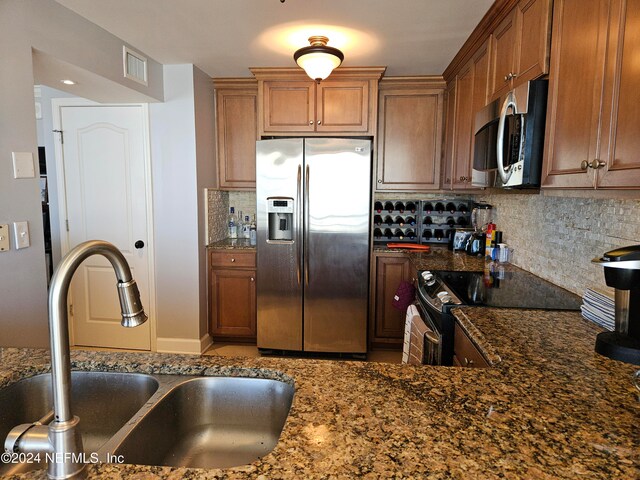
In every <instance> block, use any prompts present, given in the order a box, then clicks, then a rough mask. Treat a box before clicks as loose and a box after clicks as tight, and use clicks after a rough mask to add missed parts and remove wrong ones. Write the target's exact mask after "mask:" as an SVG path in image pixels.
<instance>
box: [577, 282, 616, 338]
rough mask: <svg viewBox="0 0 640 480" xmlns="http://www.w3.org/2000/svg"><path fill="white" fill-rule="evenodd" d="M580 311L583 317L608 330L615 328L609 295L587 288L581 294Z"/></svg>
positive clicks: (613, 309)
mask: <svg viewBox="0 0 640 480" xmlns="http://www.w3.org/2000/svg"><path fill="white" fill-rule="evenodd" d="M580 311H581V312H582V316H583V317H584V318H586V319H587V320H589V321H591V322H593V323H596V324H598V325H600V326H601V327H602V328H606V329H607V330H610V331H613V330H614V329H615V306H614V302H613V298H611V297H610V296H609V295H607V294H605V293H601V292H598V291H596V290H592V289H590V288H587V289H586V290H585V292H584V295H583V296H582V305H581V306H580Z"/></svg>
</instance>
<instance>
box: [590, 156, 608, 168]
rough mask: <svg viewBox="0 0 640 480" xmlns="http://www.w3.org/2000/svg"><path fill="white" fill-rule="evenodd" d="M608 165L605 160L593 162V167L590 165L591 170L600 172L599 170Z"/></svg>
mask: <svg viewBox="0 0 640 480" xmlns="http://www.w3.org/2000/svg"><path fill="white" fill-rule="evenodd" d="M606 164H607V162H605V161H604V160H598V159H597V158H596V159H594V160H593V161H592V162H591V165H589V166H590V167H591V168H593V169H594V170H598V169H599V168H603V167H604V166H605V165H606Z"/></svg>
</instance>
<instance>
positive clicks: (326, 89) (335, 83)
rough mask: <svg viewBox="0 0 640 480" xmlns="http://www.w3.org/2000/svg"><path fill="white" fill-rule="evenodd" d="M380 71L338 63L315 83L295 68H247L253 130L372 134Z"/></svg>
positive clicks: (261, 133) (321, 134)
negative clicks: (252, 81) (252, 86)
mask: <svg viewBox="0 0 640 480" xmlns="http://www.w3.org/2000/svg"><path fill="white" fill-rule="evenodd" d="M384 70H385V68H383V67H343V68H339V69H337V70H335V71H334V72H333V73H332V74H331V75H330V76H329V78H327V79H326V80H323V81H322V82H320V83H319V84H318V83H316V82H314V81H313V80H311V79H309V77H307V75H306V73H305V72H304V71H303V70H302V69H299V68H252V69H251V71H252V72H253V74H254V75H255V77H256V79H257V80H258V92H259V93H258V97H259V100H258V101H259V114H258V123H259V124H258V129H259V134H260V135H264V136H271V135H274V136H277V135H296V134H301V135H305V136H323V135H336V134H344V135H365V136H373V135H374V132H375V126H376V101H377V97H378V81H379V80H380V78H381V77H382V74H383V73H384Z"/></svg>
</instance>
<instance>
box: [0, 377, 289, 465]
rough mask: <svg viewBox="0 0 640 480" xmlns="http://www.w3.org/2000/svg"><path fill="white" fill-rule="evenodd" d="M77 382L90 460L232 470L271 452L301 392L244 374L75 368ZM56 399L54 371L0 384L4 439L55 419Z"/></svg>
mask: <svg viewBox="0 0 640 480" xmlns="http://www.w3.org/2000/svg"><path fill="white" fill-rule="evenodd" d="M71 384H72V389H71V401H72V409H73V413H74V414H75V415H77V416H78V417H80V424H79V429H80V432H81V435H82V440H83V446H84V451H85V453H86V454H87V458H90V456H91V455H92V454H93V455H94V458H95V456H96V455H97V457H98V459H99V460H100V461H101V462H110V461H111V462H114V461H115V462H120V461H123V463H131V464H140V465H164V466H175V467H177V466H182V467H198V468H227V467H232V466H239V465H245V464H248V463H252V462H253V461H255V460H257V459H258V458H260V457H262V456H264V455H266V454H267V453H269V452H271V450H273V449H274V448H275V446H276V444H277V443H278V439H279V438H280V434H281V432H282V429H283V427H284V424H285V421H286V419H287V416H288V414H289V409H290V408H291V403H292V401H293V395H294V388H293V386H292V385H290V384H288V383H285V382H282V381H279V380H271V379H264V378H245V377H201V376H200V377H193V376H180V375H147V374H138V373H115V372H84V371H75V372H72V374H71ZM52 403H53V402H52V396H51V375H50V374H42V375H37V376H35V377H31V378H27V379H24V380H21V381H19V382H17V383H14V384H12V385H10V386H8V387H6V388H4V389H2V390H0V439H1V442H4V439H5V438H6V436H7V434H8V433H9V431H10V430H11V429H12V428H13V427H15V426H16V425H19V424H21V423H31V422H36V421H38V420H41V421H42V423H46V422H48V421H50V419H51V418H52V412H51V405H52ZM1 442H0V443H1ZM1 449H2V448H1V447H0V450H1ZM37 468H45V464H44V463H41V464H36V463H18V464H16V463H0V476H4V475H9V474H13V473H21V472H25V471H29V470H34V469H37Z"/></svg>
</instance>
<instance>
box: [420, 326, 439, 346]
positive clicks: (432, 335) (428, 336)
mask: <svg viewBox="0 0 640 480" xmlns="http://www.w3.org/2000/svg"><path fill="white" fill-rule="evenodd" d="M424 336H425V337H426V339H427V340H429V341H430V342H431V343H433V344H434V345H440V338H438V335H437V334H436V332H434V331H433V330H431V329H429V330H427V331H426V332H424Z"/></svg>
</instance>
